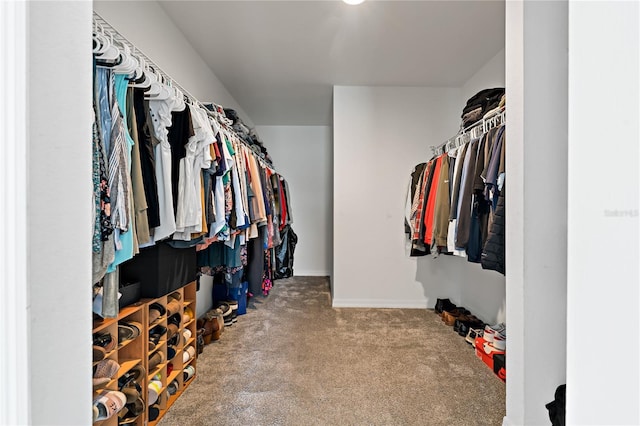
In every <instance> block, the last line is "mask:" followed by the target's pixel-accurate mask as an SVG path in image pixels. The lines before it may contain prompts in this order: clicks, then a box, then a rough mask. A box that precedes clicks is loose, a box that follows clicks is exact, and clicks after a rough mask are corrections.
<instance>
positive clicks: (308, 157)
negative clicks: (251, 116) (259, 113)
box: [256, 126, 333, 276]
mask: <svg viewBox="0 0 640 426" xmlns="http://www.w3.org/2000/svg"><path fill="white" fill-rule="evenodd" d="M256 130H257V132H258V134H259V135H260V137H261V138H262V140H263V141H264V144H265V146H266V147H267V149H268V151H269V154H270V156H271V158H272V159H273V162H274V166H275V168H276V170H277V171H278V172H279V173H281V174H282V175H283V176H284V177H285V179H286V180H287V182H288V184H289V190H290V192H291V204H292V206H291V208H292V210H293V230H294V231H295V233H296V234H297V235H298V245H297V246H296V250H295V253H294V274H295V275H297V276H305V275H315V276H328V275H330V274H331V269H332V266H331V262H332V260H333V259H332V254H333V253H332V252H333V244H332V238H333V234H332V229H333V217H332V211H333V209H332V207H333V187H332V185H331V182H332V173H333V166H332V149H333V143H332V134H331V128H330V127H328V126H257V127H256Z"/></svg>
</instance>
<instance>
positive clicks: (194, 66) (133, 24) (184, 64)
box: [93, 1, 253, 127]
mask: <svg viewBox="0 0 640 426" xmlns="http://www.w3.org/2000/svg"><path fill="white" fill-rule="evenodd" d="M93 7H94V10H95V11H96V12H97V13H98V14H99V15H100V16H101V17H102V18H104V19H105V20H106V21H107V22H108V23H109V24H111V25H112V26H113V27H114V28H115V29H116V30H118V32H120V33H121V34H122V35H123V36H125V37H126V38H127V39H128V40H129V41H131V42H132V43H133V44H134V45H135V46H136V47H137V48H139V49H140V50H141V51H142V52H144V54H145V55H147V56H148V57H149V58H150V59H151V60H153V61H154V62H155V63H156V64H157V65H158V66H159V67H160V68H161V69H162V70H163V71H164V72H166V73H167V74H169V75H170V76H171V77H172V78H174V79H175V81H176V82H177V83H178V84H180V85H181V86H182V87H184V88H185V89H186V90H188V91H189V92H190V93H191V94H192V95H193V96H195V97H196V98H197V99H198V100H200V101H214V102H215V103H217V104H219V105H222V106H224V107H229V108H233V109H235V110H236V111H237V112H238V114H240V116H241V118H242V120H243V121H244V122H245V124H247V125H248V126H250V127H253V122H252V121H251V118H250V117H248V116H247V114H246V113H245V112H244V110H243V109H242V107H241V106H240V105H239V104H238V102H236V100H235V99H234V98H233V97H232V96H231V95H230V94H229V92H228V91H227V89H226V88H225V87H224V85H223V84H222V83H221V82H220V80H218V77H216V76H215V74H214V73H213V72H212V71H211V69H210V68H209V67H208V66H207V64H206V63H205V62H204V60H203V59H202V58H201V57H200V55H198V53H197V52H196V51H195V50H194V49H193V47H192V46H191V44H189V42H188V41H187V39H186V38H185V37H184V35H183V34H182V32H181V31H180V30H179V29H178V28H177V27H176V26H175V24H174V23H173V21H171V19H170V18H169V17H168V16H167V14H166V12H165V11H164V9H162V7H161V6H160V5H159V4H158V3H157V2H156V1H94V2H93ZM212 37H213V36H212Z"/></svg>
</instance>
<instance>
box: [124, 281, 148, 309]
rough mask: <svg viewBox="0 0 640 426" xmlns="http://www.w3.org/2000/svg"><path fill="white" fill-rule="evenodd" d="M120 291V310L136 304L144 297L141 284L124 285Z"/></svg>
mask: <svg viewBox="0 0 640 426" xmlns="http://www.w3.org/2000/svg"><path fill="white" fill-rule="evenodd" d="M125 282H126V281H125ZM118 291H119V292H120V299H118V305H119V306H120V309H122V308H124V307H125V306H129V305H132V304H134V303H136V302H137V301H138V300H140V298H141V297H142V294H141V293H140V283H139V282H134V283H126V284H122V285H121V286H120V288H119V289H118Z"/></svg>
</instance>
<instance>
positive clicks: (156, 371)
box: [147, 362, 167, 380]
mask: <svg viewBox="0 0 640 426" xmlns="http://www.w3.org/2000/svg"><path fill="white" fill-rule="evenodd" d="M166 365H167V363H165V362H163V363H161V364H158V366H157V367H156V369H155V370H153V372H152V373H150V374H147V379H148V380H153V376H155V375H156V374H158V373H160V372H161V371H162V369H163V368H164V367H165V366H166Z"/></svg>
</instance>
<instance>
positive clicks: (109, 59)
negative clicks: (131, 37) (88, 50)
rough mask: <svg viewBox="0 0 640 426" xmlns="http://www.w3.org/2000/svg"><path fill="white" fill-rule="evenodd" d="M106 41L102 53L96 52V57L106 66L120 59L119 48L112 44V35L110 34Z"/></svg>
mask: <svg viewBox="0 0 640 426" xmlns="http://www.w3.org/2000/svg"><path fill="white" fill-rule="evenodd" d="M105 39H106V37H105ZM106 41H107V43H106V44H107V48H106V49H104V51H102V53H99V54H97V55H96V59H97V60H99V61H100V62H101V63H102V64H104V65H107V66H110V65H116V64H118V61H119V59H120V50H118V48H117V47H116V46H115V44H113V35H110V37H109V39H106Z"/></svg>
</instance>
